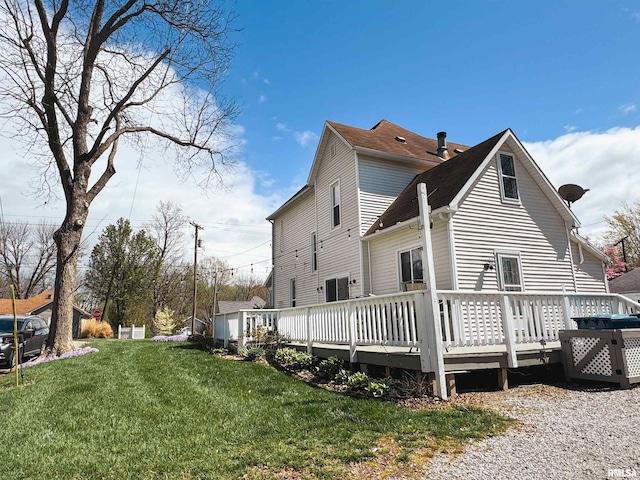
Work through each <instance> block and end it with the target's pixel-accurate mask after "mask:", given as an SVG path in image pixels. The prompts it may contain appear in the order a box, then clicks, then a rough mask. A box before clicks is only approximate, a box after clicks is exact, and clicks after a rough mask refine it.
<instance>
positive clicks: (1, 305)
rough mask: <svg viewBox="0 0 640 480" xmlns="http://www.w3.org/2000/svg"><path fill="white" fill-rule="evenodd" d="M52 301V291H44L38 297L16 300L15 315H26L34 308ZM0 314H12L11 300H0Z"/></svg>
mask: <svg viewBox="0 0 640 480" xmlns="http://www.w3.org/2000/svg"><path fill="white" fill-rule="evenodd" d="M52 300H53V290H45V291H44V292H42V293H41V294H39V295H36V296H34V297H31V298H26V299H23V300H16V313H17V314H18V315H26V314H27V313H30V312H32V311H33V310H35V309H36V308H38V307H40V306H42V305H44V304H46V303H49V302H51V301H52ZM0 313H1V314H13V306H12V304H11V299H10V298H9V299H7V298H0Z"/></svg>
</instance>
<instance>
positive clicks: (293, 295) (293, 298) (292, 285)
mask: <svg viewBox="0 0 640 480" xmlns="http://www.w3.org/2000/svg"><path fill="white" fill-rule="evenodd" d="M289 293H290V294H291V302H290V303H291V306H292V307H295V306H296V279H295V278H292V279H291V283H290V292H289Z"/></svg>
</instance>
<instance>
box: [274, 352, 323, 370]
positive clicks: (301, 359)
mask: <svg viewBox="0 0 640 480" xmlns="http://www.w3.org/2000/svg"><path fill="white" fill-rule="evenodd" d="M274 360H275V362H276V363H277V364H279V365H280V366H281V367H282V368H284V369H286V370H291V371H294V372H297V371H299V370H304V369H308V368H309V367H311V364H312V363H313V357H312V356H311V355H309V354H308V353H305V352H298V351H297V350H295V349H293V348H281V349H279V350H277V351H276V353H275V355H274Z"/></svg>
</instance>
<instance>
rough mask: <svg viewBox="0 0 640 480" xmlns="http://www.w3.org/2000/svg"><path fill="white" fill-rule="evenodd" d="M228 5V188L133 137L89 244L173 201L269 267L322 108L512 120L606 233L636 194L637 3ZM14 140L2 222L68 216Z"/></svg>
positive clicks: (214, 252)
mask: <svg viewBox="0 0 640 480" xmlns="http://www.w3.org/2000/svg"><path fill="white" fill-rule="evenodd" d="M230 5H233V6H234V8H235V9H236V14H237V20H236V27H238V28H240V29H241V31H240V32H238V33H237V34H236V35H235V37H234V38H235V40H236V41H237V42H238V44H239V46H238V50H237V52H236V56H235V59H234V61H233V62H232V65H231V68H230V70H229V72H228V75H227V78H226V81H225V83H224V86H223V92H224V93H225V94H226V95H228V96H232V97H235V98H236V99H237V100H238V101H239V102H240V103H241V104H242V105H243V108H242V113H241V115H240V116H239V117H238V118H237V120H236V123H237V125H238V127H239V128H238V132H239V133H240V136H239V139H238V140H239V142H240V143H241V144H242V148H241V149H240V151H239V154H238V156H237V158H236V161H237V163H238V168H237V169H236V170H235V171H234V172H233V173H231V174H230V175H229V176H228V177H227V188H226V189H224V190H220V191H216V192H211V191H210V192H202V191H200V190H198V189H197V188H196V187H194V186H192V185H189V184H179V183H178V181H177V180H174V178H175V177H174V176H173V168H172V166H171V165H168V164H160V163H157V162H155V161H154V159H152V158H149V159H145V161H144V162H143V167H142V169H141V170H140V173H139V177H138V170H137V164H136V162H135V160H134V159H133V158H134V156H133V154H130V153H129V152H127V151H126V150H123V151H122V152H121V155H120V157H121V158H119V159H118V161H117V163H116V169H117V172H118V173H117V174H116V177H114V179H113V180H112V181H111V182H110V184H109V187H108V188H107V189H106V190H105V191H104V192H103V193H101V195H100V196H99V197H98V198H97V199H96V201H95V202H94V204H93V205H92V207H91V213H90V218H89V221H88V223H87V229H86V231H85V237H86V239H87V244H88V245H91V244H92V243H93V242H95V240H96V239H97V235H98V234H99V233H100V231H101V230H102V229H103V228H104V227H105V226H106V225H107V224H108V223H112V222H115V221H116V220H117V218H118V217H120V216H123V217H129V218H131V221H132V223H133V225H134V226H142V225H144V222H145V221H147V220H148V219H150V217H151V215H152V213H153V210H154V208H155V206H156V205H157V204H158V202H159V201H160V200H165V201H166V200H172V201H174V202H176V203H178V204H180V205H182V207H183V210H184V212H185V213H186V214H187V215H188V216H189V217H190V218H191V219H192V220H194V221H196V222H198V223H200V224H202V225H203V226H204V227H205V230H204V231H203V232H202V233H201V234H202V238H203V239H204V243H205V251H204V252H203V254H204V255H205V256H216V257H219V258H222V259H224V260H226V261H227V262H228V263H229V264H230V265H231V266H233V267H235V268H238V269H239V271H244V272H246V273H249V272H251V270H252V269H253V271H254V273H255V274H258V275H260V276H265V275H266V273H267V272H268V270H269V266H270V260H269V257H270V247H269V241H270V227H269V224H268V222H266V221H265V220H264V219H265V217H266V216H267V215H268V214H270V213H271V212H272V211H274V210H275V209H276V208H277V207H278V206H280V205H281V204H282V203H283V202H284V201H285V200H286V199H287V198H288V197H289V196H290V195H291V194H293V193H294V192H295V191H297V190H298V189H299V188H300V187H301V186H302V185H303V184H304V182H305V181H306V178H307V175H308V171H309V167H310V165H311V162H312V160H313V155H314V153H315V148H316V146H317V139H318V137H319V135H320V133H321V131H322V126H323V124H324V121H325V120H333V121H337V122H340V123H345V124H349V125H353V126H356V127H360V128H370V127H372V126H373V125H375V124H376V123H377V122H378V121H379V120H381V119H383V118H385V119H387V120H389V121H391V122H394V123H396V124H399V125H401V126H403V127H405V128H407V129H409V130H412V131H414V132H416V133H419V134H421V135H424V136H427V137H432V138H433V137H435V134H436V132H438V131H441V130H445V131H447V133H448V139H449V140H450V141H452V142H456V143H461V144H466V145H470V146H471V145H474V144H477V143H479V142H480V141H482V140H484V139H486V138H489V137H491V136H493V135H494V134H495V133H497V132H499V131H501V130H503V129H505V128H507V127H511V128H512V129H513V130H514V132H515V133H516V135H517V136H518V137H519V138H520V140H522V141H523V142H524V143H525V145H526V147H527V149H528V150H529V152H530V153H531V154H532V156H533V158H534V159H535V160H536V162H537V163H538V164H539V165H540V167H541V168H542V170H543V171H544V172H545V174H546V175H547V176H548V178H549V179H550V181H551V182H552V183H553V184H554V185H555V186H556V187H558V186H560V185H562V184H563V183H578V184H580V185H582V186H583V187H585V188H590V189H591V191H590V192H589V193H588V194H587V195H585V197H583V199H582V200H580V202H578V203H576V204H575V206H574V211H575V212H576V214H577V215H578V217H579V218H580V219H581V220H582V223H583V230H581V233H583V234H585V235H589V236H591V238H594V239H596V238H597V237H598V236H599V235H600V234H601V233H602V232H603V229H604V227H606V224H605V223H604V222H603V215H605V214H611V213H613V211H614V210H615V209H616V208H620V207H621V204H622V202H623V201H627V202H630V203H633V202H636V201H637V200H638V197H639V196H640V194H639V193H638V189H637V186H638V185H639V184H640V173H638V172H637V170H638V169H637V165H638V160H637V159H638V158H640V127H639V125H640V121H639V120H640V117H639V115H640V110H638V107H637V106H638V105H640V62H639V61H638V53H637V52H638V50H639V47H640V4H636V3H635V2H616V1H607V2H601V1H599V2H595V1H565V2H558V1H554V2H551V1H546V2H545V1H542V2H540V1H537V2H534V1H511V2H507V1H473V2H472V1H454V2H439V3H435V2H423V1H398V2H389V1H384V2H383V1H366V2H365V1H349V2H345V1H322V2H320V1H315V2H311V1H247V0H238V1H237V2H236V3H230ZM7 142H8V140H6V139H4V140H0V143H1V144H2V145H0V148H2V149H3V151H4V152H8V153H7V154H6V158H5V174H3V177H4V176H5V175H6V178H10V179H12V180H9V181H6V180H5V184H3V185H2V190H0V195H1V196H2V203H3V210H4V213H5V218H6V220H10V221H29V222H34V223H35V222H37V221H39V220H40V219H45V220H49V221H54V222H55V221H58V220H59V219H61V218H62V216H63V214H64V204H63V203H62V202H61V201H58V202H55V201H52V202H48V203H47V204H46V205H45V204H44V203H43V202H42V201H41V200H36V199H33V198H32V197H30V196H29V192H28V189H27V188H26V187H25V182H24V181H22V179H23V178H25V177H27V176H32V172H31V171H30V170H28V167H27V166H26V165H25V161H24V158H23V157H24V152H21V151H19V150H17V149H15V148H14V147H15V146H14V145H12V144H11V143H10V142H9V143H7ZM118 162H119V163H118ZM137 179H138V180H137ZM136 180H137V182H136ZM136 183H137V184H138V187H137V188H136ZM190 233H192V232H191V231H190V230H188V231H185V236H186V238H187V240H188V236H187V235H188V234H190ZM252 264H253V266H252Z"/></svg>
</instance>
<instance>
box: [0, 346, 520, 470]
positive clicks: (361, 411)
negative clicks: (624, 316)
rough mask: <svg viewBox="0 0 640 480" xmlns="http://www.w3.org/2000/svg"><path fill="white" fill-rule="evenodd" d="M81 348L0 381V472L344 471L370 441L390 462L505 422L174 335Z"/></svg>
mask: <svg viewBox="0 0 640 480" xmlns="http://www.w3.org/2000/svg"><path fill="white" fill-rule="evenodd" d="M92 346H95V347H97V348H98V349H99V350H100V353H91V354H88V355H85V356H82V357H77V358H71V359H66V360H61V361H56V362H51V363H48V364H41V365H37V366H34V367H30V368H27V369H25V370H24V372H25V383H26V384H25V385H24V386H20V387H15V386H13V382H14V377H13V375H6V376H5V377H3V378H0V405H1V409H2V420H0V443H1V444H2V446H3V452H2V457H1V458H2V460H1V461H0V464H1V465H2V472H3V474H2V477H3V478H20V479H26V478H32V479H40V478H47V479H65V480H67V479H94V478H96V479H120V478H135V479H138V478H141V479H146V478H171V479H174V478H176V479H183V478H184V479H189V478H198V479H200V478H211V479H226V478H229V479H237V478H242V477H243V476H245V478H278V477H276V475H277V473H278V472H284V471H287V472H298V473H299V476H297V477H295V478H345V477H346V476H347V470H345V469H346V468H349V465H352V464H353V463H355V462H366V461H368V460H372V459H373V457H374V456H375V455H379V454H380V452H381V451H380V450H378V452H377V453H374V452H373V450H374V448H375V447H376V446H377V445H378V442H379V441H380V440H381V439H390V440H393V441H396V442H397V444H398V445H399V446H400V451H399V453H398V455H397V456H396V459H395V461H396V462H397V461H400V462H402V461H409V459H410V458H411V456H412V455H414V456H415V455H416V452H419V454H420V455H425V452H426V453H428V451H425V450H423V448H424V447H425V446H426V445H430V447H429V448H432V446H433V445H434V442H435V444H436V445H444V444H447V445H448V446H449V447H451V446H452V445H453V446H455V445H456V444H462V443H464V442H465V441H466V439H468V438H479V437H483V436H486V435H492V434H496V433H500V432H501V431H503V430H504V429H505V428H506V426H507V425H508V424H509V421H508V420H506V419H503V418H501V417H499V416H497V415H495V414H493V413H491V412H487V411H483V410H479V409H472V408H464V409H462V408H450V409H437V410H436V409H434V410H424V411H412V410H409V409H406V408H403V407H399V406H396V405H395V404H392V403H388V402H381V401H376V400H358V399H353V398H350V397H348V396H345V395H341V394H337V393H334V392H329V391H326V390H324V389H321V388H317V387H313V386H310V385H307V384H305V383H303V382H301V381H300V380H298V379H296V378H292V377H288V376H286V375H284V374H282V373H281V372H278V371H276V370H275V369H273V368H271V367H266V366H263V365H259V364H254V363H248V362H237V361H232V360H224V359H221V358H219V357H216V356H213V355H210V354H207V353H204V352H201V351H198V350H194V349H191V348H189V346H188V345H185V344H176V343H154V342H151V341H148V340H140V341H117V340H103V341H95V342H93V343H92ZM382 452H384V449H383V450H382ZM287 478H290V477H287Z"/></svg>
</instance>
